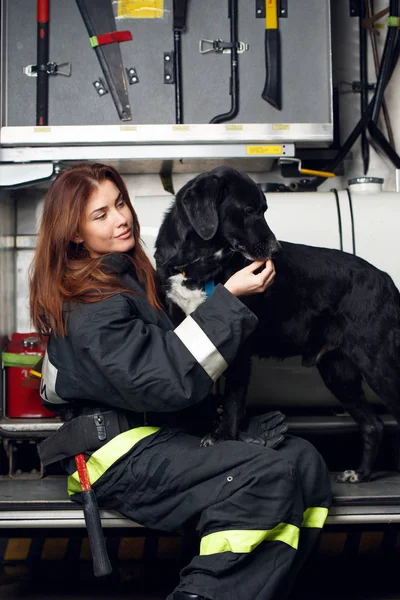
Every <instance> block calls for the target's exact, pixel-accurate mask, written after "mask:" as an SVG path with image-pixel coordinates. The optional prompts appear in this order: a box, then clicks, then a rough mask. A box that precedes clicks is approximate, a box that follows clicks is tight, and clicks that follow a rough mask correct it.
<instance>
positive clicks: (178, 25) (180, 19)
mask: <svg viewBox="0 0 400 600" xmlns="http://www.w3.org/2000/svg"><path fill="white" fill-rule="evenodd" d="M173 6H174V14H173V30H174V72H175V73H174V74H175V122H176V123H183V97H182V52H181V34H182V33H183V32H184V31H185V30H186V6H187V0H174V4H173Z"/></svg>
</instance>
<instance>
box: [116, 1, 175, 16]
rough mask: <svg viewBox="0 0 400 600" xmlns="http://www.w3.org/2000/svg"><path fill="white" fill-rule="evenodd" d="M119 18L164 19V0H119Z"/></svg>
mask: <svg viewBox="0 0 400 600" xmlns="http://www.w3.org/2000/svg"><path fill="white" fill-rule="evenodd" d="M117 5H118V16H117V18H118V19H163V18H164V0H118V3H117Z"/></svg>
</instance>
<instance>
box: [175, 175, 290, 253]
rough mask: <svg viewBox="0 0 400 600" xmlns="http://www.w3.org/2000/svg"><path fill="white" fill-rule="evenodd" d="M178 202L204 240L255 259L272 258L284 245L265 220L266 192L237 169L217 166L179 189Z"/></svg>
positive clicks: (178, 205)
mask: <svg viewBox="0 0 400 600" xmlns="http://www.w3.org/2000/svg"><path fill="white" fill-rule="evenodd" d="M176 203H177V208H178V210H179V207H181V209H182V210H183V211H184V212H185V214H186V216H187V218H188V220H189V222H190V225H191V226H192V227H193V229H194V230H195V231H196V233H197V234H198V235H199V236H200V237H201V238H202V239H203V240H206V241H210V240H215V241H216V242H217V243H220V244H221V245H223V246H226V245H228V246H229V248H231V249H232V250H236V251H238V252H240V253H242V254H243V255H244V256H246V258H250V259H253V260H263V259H267V258H272V257H273V255H274V254H276V252H277V251H278V250H279V248H280V246H279V243H278V242H277V240H276V237H275V235H274V234H273V233H272V231H271V229H270V228H269V227H268V224H267V222H266V220H265V216H264V213H265V211H266V210H267V202H266V200H265V196H264V194H263V193H262V191H261V190H260V188H259V187H258V186H257V184H256V183H255V182H254V181H253V180H252V179H251V178H250V177H249V176H248V175H246V174H245V173H242V172H241V171H238V170H237V169H233V168H232V167H217V168H216V169H214V170H213V171H210V172H209V173H203V174H201V175H199V176H197V177H196V178H194V179H192V180H191V181H189V182H188V183H187V184H186V186H184V188H182V190H181V191H180V192H178V195H177V198H176Z"/></svg>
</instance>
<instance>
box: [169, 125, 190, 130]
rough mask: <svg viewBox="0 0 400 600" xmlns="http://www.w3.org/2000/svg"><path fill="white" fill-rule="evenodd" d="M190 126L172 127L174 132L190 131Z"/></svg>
mask: <svg viewBox="0 0 400 600" xmlns="http://www.w3.org/2000/svg"><path fill="white" fill-rule="evenodd" d="M189 129H190V126H189V125H172V131H189Z"/></svg>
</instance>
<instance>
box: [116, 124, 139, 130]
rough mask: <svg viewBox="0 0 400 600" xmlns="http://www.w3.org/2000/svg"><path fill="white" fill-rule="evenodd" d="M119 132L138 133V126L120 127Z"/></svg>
mask: <svg viewBox="0 0 400 600" xmlns="http://www.w3.org/2000/svg"><path fill="white" fill-rule="evenodd" d="M119 130H120V131H136V130H137V127H136V125H120V127H119Z"/></svg>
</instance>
